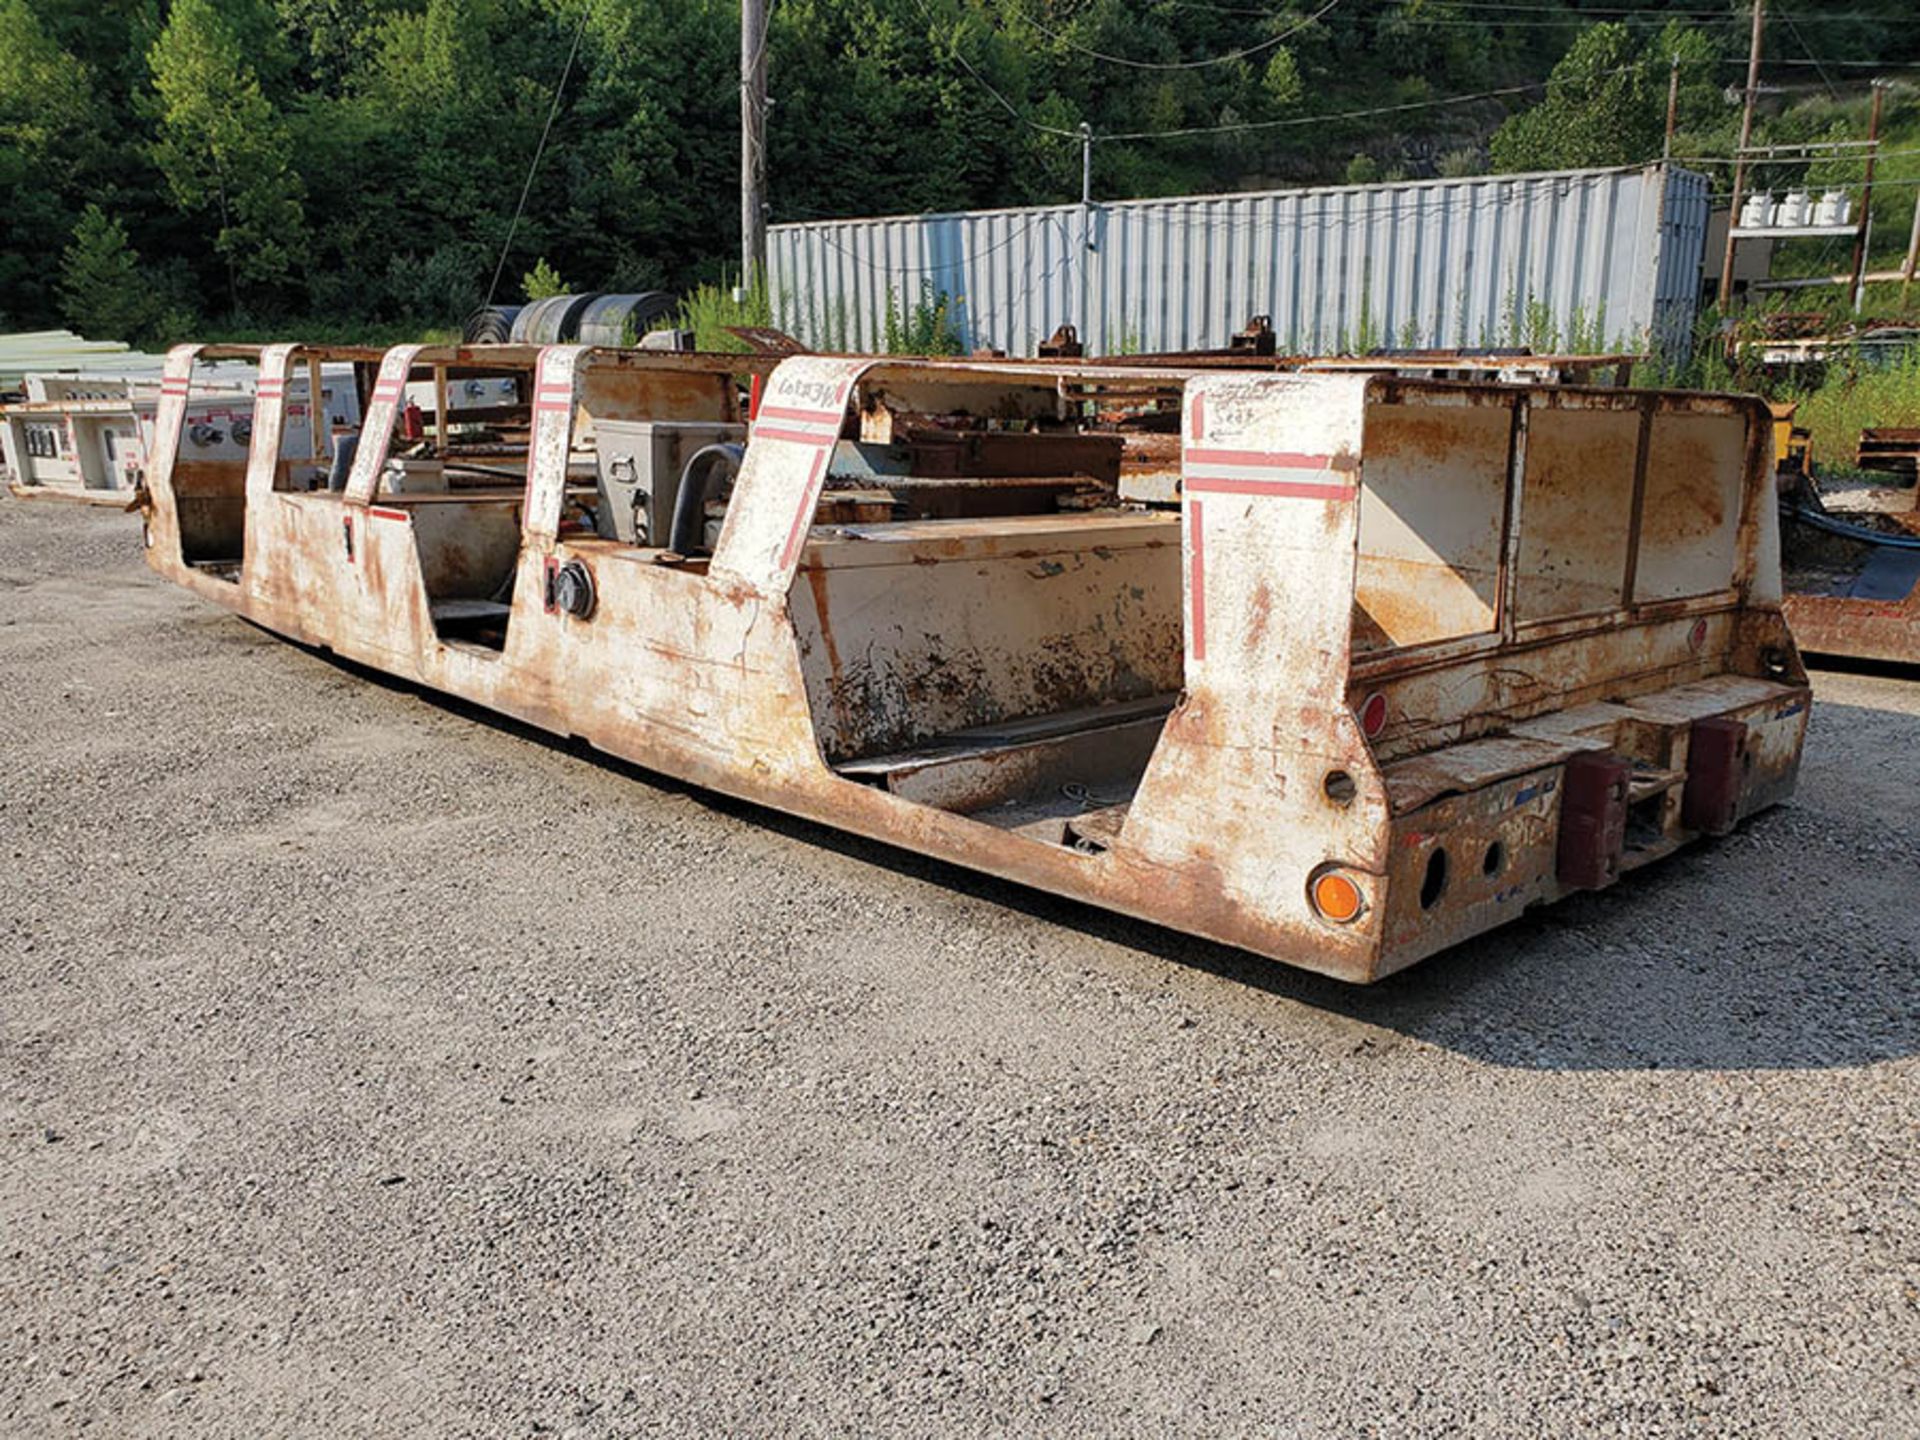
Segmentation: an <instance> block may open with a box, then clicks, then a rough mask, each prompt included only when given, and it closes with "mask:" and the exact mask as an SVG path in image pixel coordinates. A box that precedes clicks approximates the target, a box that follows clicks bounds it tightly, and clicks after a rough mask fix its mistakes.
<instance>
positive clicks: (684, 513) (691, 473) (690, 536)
mask: <svg viewBox="0 0 1920 1440" xmlns="http://www.w3.org/2000/svg"><path fill="white" fill-rule="evenodd" d="M746 453H747V447H746V446H744V445H736V444H731V443H724V442H723V443H722V444H719V445H709V446H707V447H706V448H705V449H704V450H696V451H694V453H693V458H692V459H691V460H689V461H687V466H686V469H684V470H682V471H681V472H680V493H679V494H677V495H675V496H674V497H673V523H672V524H671V525H669V526H668V527H667V548H668V549H669V550H671V551H672V552H673V553H674V554H676V555H693V554H696V553H697V552H699V551H701V550H704V549H706V540H707V502H708V501H709V500H711V499H712V498H713V497H714V496H715V495H716V494H718V493H719V491H720V487H721V486H722V485H725V484H727V483H728V482H729V481H731V480H732V479H733V477H734V476H736V475H738V474H739V473H740V462H741V461H742V460H743V459H744V458H745V457H746Z"/></svg>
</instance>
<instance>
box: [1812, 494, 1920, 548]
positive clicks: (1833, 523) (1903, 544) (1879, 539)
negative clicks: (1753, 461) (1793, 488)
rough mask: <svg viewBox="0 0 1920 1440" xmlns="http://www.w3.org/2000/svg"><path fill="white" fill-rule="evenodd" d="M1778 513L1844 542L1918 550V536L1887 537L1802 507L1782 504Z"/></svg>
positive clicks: (1919, 546) (1880, 532) (1919, 544)
mask: <svg viewBox="0 0 1920 1440" xmlns="http://www.w3.org/2000/svg"><path fill="white" fill-rule="evenodd" d="M1780 513H1781V514H1782V515H1784V516H1786V517H1787V518H1788V519H1790V520H1798V521H1799V522H1801V523H1802V524H1803V525H1810V526H1812V527H1813V528H1814V529H1815V530H1824V531H1825V532H1826V533H1827V534H1829V535H1838V536H1840V537H1841V538H1843V539H1846V540H1864V541H1865V542H1866V543H1867V544H1869V545H1883V546H1885V547H1886V548H1887V549H1889V550H1920V535H1888V534H1885V533H1883V532H1882V531H1879V530H1869V529H1867V528H1866V526H1864V525H1849V524H1848V523H1847V522H1846V521H1844V520H1836V519H1834V518H1833V517H1832V516H1831V515H1823V514H1822V513H1821V512H1820V511H1818V510H1809V509H1808V508H1807V507H1806V506H1804V505H1792V504H1786V503H1782V505H1781V506H1780Z"/></svg>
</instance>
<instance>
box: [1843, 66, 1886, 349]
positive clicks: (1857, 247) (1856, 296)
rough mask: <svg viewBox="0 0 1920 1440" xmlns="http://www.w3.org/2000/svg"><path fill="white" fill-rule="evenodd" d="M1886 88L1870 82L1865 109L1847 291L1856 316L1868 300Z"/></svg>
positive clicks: (1879, 83)
mask: <svg viewBox="0 0 1920 1440" xmlns="http://www.w3.org/2000/svg"><path fill="white" fill-rule="evenodd" d="M1885 93H1886V87H1885V86H1884V85H1883V84H1882V83H1881V82H1880V81H1878V80H1875V81H1874V82H1873V107H1872V108H1871V109H1870V110H1869V111H1868V112H1867V174H1866V179H1865V181H1864V182H1863V183H1862V185H1861V186H1860V233H1859V234H1858V235H1856V236H1854V237H1853V284H1852V285H1850V286H1849V287H1848V289H1847V294H1848V295H1850V296H1851V297H1852V298H1853V310H1854V313H1855V314H1856V315H1857V314H1859V313H1860V307H1861V306H1862V305H1864V304H1865V303H1866V299H1867V285H1866V274H1867V235H1868V233H1869V231H1870V230H1871V228H1872V225H1873V163H1874V161H1875V160H1877V159H1878V158H1879V157H1880V97H1881V96H1882V95H1884V94H1885Z"/></svg>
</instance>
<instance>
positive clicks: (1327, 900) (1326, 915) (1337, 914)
mask: <svg viewBox="0 0 1920 1440" xmlns="http://www.w3.org/2000/svg"><path fill="white" fill-rule="evenodd" d="M1311 893H1312V896H1313V908H1314V909H1316V910H1318V911H1319V912H1320V915H1321V918H1322V919H1326V920H1331V921H1333V922H1334V924H1336V925H1345V924H1346V923H1347V922H1348V921H1350V920H1357V919H1359V918H1360V910H1361V906H1362V904H1363V901H1362V899H1361V896H1360V887H1359V886H1358V885H1356V884H1354V883H1353V881H1351V880H1349V879H1348V878H1347V877H1346V876H1345V875H1342V874H1341V873H1340V872H1339V871H1338V870H1328V871H1326V872H1325V873H1324V874H1321V875H1318V876H1315V877H1314V881H1313V888H1312V892H1311Z"/></svg>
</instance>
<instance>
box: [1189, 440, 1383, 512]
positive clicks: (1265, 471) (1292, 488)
mask: <svg viewBox="0 0 1920 1440" xmlns="http://www.w3.org/2000/svg"><path fill="white" fill-rule="evenodd" d="M1333 459H1334V457H1333V456H1331V455H1309V454H1301V453H1298V452H1294V451H1287V450H1203V449H1199V448H1197V447H1193V446H1189V447H1188V449H1187V451H1186V453H1185V454H1184V455H1183V456H1182V457H1181V470H1182V475H1181V480H1180V485H1181V488H1182V489H1183V490H1184V491H1186V493H1188V494H1190V495H1191V494H1209V495H1266V496H1279V497H1284V498H1289V499H1298V500H1351V499H1352V498H1353V497H1354V496H1355V495H1356V494H1358V493H1359V488H1358V487H1357V486H1355V485H1354V484H1353V483H1352V482H1350V481H1348V480H1347V479H1346V478H1345V477H1344V476H1342V475H1339V474H1337V473H1336V472H1335V471H1334V469H1333Z"/></svg>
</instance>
